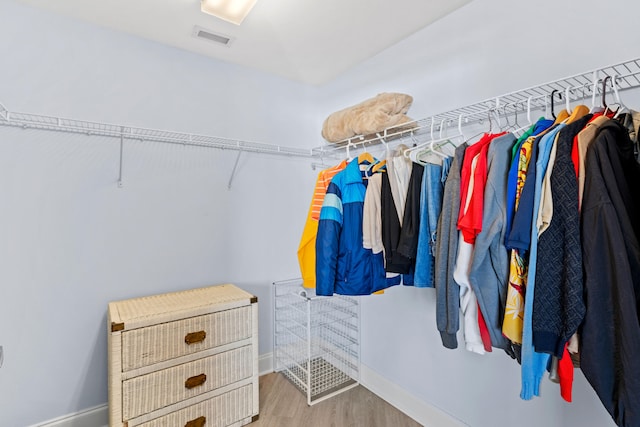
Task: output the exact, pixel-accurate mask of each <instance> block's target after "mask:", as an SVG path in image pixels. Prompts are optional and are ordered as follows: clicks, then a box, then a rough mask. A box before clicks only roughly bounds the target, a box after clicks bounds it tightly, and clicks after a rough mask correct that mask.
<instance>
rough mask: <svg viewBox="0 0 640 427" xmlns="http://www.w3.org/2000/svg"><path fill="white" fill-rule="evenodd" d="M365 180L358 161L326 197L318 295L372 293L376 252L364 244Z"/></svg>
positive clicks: (319, 249) (334, 181)
mask: <svg viewBox="0 0 640 427" xmlns="http://www.w3.org/2000/svg"><path fill="white" fill-rule="evenodd" d="M366 189H367V187H366V180H364V179H363V175H362V173H361V172H360V165H359V164H358V160H357V159H354V160H352V161H351V162H350V163H349V164H348V165H347V167H346V168H345V169H344V170H343V171H341V172H339V173H338V174H337V175H336V176H334V177H333V179H332V180H331V183H330V184H329V187H328V188H327V194H326V195H325V197H324V202H323V204H322V210H321V211H320V222H319V224H318V236H317V239H316V294H317V295H325V296H329V295H333V294H334V293H337V294H341V295H370V294H371V293H372V291H373V290H374V277H375V276H378V275H380V274H382V277H384V271H382V272H375V273H374V271H373V269H374V265H378V264H379V263H374V262H373V252H372V251H371V250H370V249H365V248H364V247H363V245H362V217H363V206H364V196H365V193H366Z"/></svg>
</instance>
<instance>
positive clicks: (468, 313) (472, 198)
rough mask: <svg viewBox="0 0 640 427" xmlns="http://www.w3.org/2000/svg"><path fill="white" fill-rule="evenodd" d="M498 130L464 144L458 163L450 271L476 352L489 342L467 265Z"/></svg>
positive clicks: (479, 227) (469, 346)
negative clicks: (454, 241) (455, 235)
mask: <svg viewBox="0 0 640 427" xmlns="http://www.w3.org/2000/svg"><path fill="white" fill-rule="evenodd" d="M503 135H504V133H501V134H485V135H483V137H482V138H480V140H479V141H478V142H476V143H475V144H474V145H472V146H470V147H469V148H467V151H466V153H465V159H464V162H463V165H462V172H461V183H460V192H461V194H460V212H459V214H458V229H459V230H460V238H459V243H458V257H457V259H456V266H455V269H454V272H453V278H454V280H455V281H456V282H457V283H458V285H460V310H461V312H462V314H463V318H464V336H465V342H466V348H467V350H469V351H472V352H474V353H478V354H485V352H487V351H491V342H490V338H489V333H488V330H487V327H486V322H485V321H484V319H483V318H482V313H481V312H480V310H479V307H478V301H477V297H476V294H475V292H474V290H473V288H472V287H471V283H470V280H469V269H470V267H471V261H472V256H473V248H474V243H475V239H476V236H477V235H478V233H480V231H481V230H482V210H483V208H484V207H483V203H484V185H485V182H486V171H487V151H488V149H489V144H490V143H491V141H493V140H494V139H495V138H497V137H500V136H503Z"/></svg>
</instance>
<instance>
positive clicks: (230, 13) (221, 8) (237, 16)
mask: <svg viewBox="0 0 640 427" xmlns="http://www.w3.org/2000/svg"><path fill="white" fill-rule="evenodd" d="M257 1H258V0H202V3H201V6H200V10H202V11H203V12H204V13H208V14H209V15H213V16H215V17H218V18H220V19H224V20H225V21H228V22H231V23H233V24H236V25H240V24H241V23H242V21H243V20H244V18H246V16H247V15H248V14H249V12H251V9H252V8H253V6H254V5H255V4H256V2H257Z"/></svg>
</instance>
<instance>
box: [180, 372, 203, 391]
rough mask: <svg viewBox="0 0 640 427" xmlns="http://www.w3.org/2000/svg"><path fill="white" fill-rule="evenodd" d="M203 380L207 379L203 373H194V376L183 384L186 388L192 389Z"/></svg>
mask: <svg viewBox="0 0 640 427" xmlns="http://www.w3.org/2000/svg"><path fill="white" fill-rule="evenodd" d="M205 381H207V376H206V375H205V374H200V375H196V376H195V377H191V378H188V379H187V380H186V381H185V382H184V386H185V387H186V388H188V389H192V388H195V387H198V386H201V385H202V384H204V383H205Z"/></svg>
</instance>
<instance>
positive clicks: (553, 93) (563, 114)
mask: <svg viewBox="0 0 640 427" xmlns="http://www.w3.org/2000/svg"><path fill="white" fill-rule="evenodd" d="M556 93H557V94H558V96H559V97H560V99H561V100H562V92H561V91H560V90H558V89H554V90H552V91H551V116H552V117H553V118H554V119H555V122H553V124H554V125H557V124H558V123H562V121H563V120H564V119H566V118H567V117H569V113H568V112H567V110H565V109H563V110H562V111H560V112H559V113H558V115H557V116H556V113H555V111H554V107H555V106H554V101H555V97H556Z"/></svg>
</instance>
